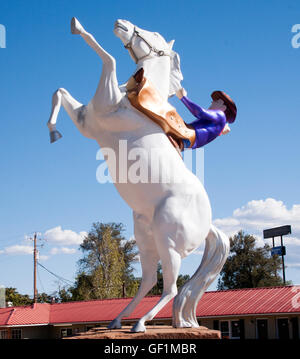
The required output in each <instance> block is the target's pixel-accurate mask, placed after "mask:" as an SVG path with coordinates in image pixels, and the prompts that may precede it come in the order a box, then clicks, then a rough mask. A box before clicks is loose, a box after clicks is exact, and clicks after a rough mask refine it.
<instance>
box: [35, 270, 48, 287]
mask: <svg viewBox="0 0 300 359" xmlns="http://www.w3.org/2000/svg"><path fill="white" fill-rule="evenodd" d="M37 276H38V280H39V283H40V286H41V287H42V290H43V292H44V293H46V291H45V288H44V286H43V283H42V281H41V278H40V271H39V268H38V269H37Z"/></svg>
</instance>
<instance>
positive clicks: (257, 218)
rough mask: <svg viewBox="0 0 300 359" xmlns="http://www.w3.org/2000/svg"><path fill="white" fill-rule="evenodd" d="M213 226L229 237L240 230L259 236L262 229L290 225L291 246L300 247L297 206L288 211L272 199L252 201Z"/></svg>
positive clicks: (299, 208) (299, 222)
mask: <svg viewBox="0 0 300 359" xmlns="http://www.w3.org/2000/svg"><path fill="white" fill-rule="evenodd" d="M214 224H215V226H217V227H218V228H220V229H221V230H223V231H224V232H225V233H227V234H228V235H230V236H231V235H233V234H235V233H237V232H238V231H239V230H240V229H243V230H247V231H249V232H251V233H253V234H258V235H260V236H261V235H262V231H263V230H264V229H267V228H272V227H278V226H281V225H285V224H290V225H291V226H292V233H293V236H294V238H293V239H292V238H291V240H293V244H295V245H300V240H299V238H300V205H299V204H294V205H293V206H292V208H291V209H288V208H287V207H286V206H285V204H284V203H283V202H282V201H277V200H276V199H273V198H267V199H265V200H257V201H256V200H254V201H250V202H248V203H247V204H246V205H245V206H242V207H241V208H237V209H236V210H234V211H233V214H232V216H231V217H227V218H221V219H220V218H218V219H216V220H214Z"/></svg>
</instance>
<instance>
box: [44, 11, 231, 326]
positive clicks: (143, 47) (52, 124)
mask: <svg viewBox="0 0 300 359" xmlns="http://www.w3.org/2000/svg"><path fill="white" fill-rule="evenodd" d="M71 32H72V34H79V35H80V36H81V37H82V38H83V39H84V40H85V41H86V42H87V44H88V45H89V46H90V47H92V48H93V49H94V50H95V52H96V53H97V54H98V55H99V56H100V58H101V59H102V62H103V69H102V74H101V78H100V82H99V85H98V88H97V90H96V93H95V95H94V97H93V98H92V99H91V101H90V102H89V104H88V105H82V104H81V103H79V102H78V101H77V100H75V99H74V98H73V97H72V96H71V95H70V93H69V92H68V91H67V90H65V89H63V88H60V89H58V90H57V91H56V92H55V93H54V95H53V100H52V112H51V116H50V119H49V121H48V127H49V130H50V139H51V142H54V141H56V140H57V139H59V138H60V137H61V134H60V133H59V132H58V131H57V130H56V121H57V115H58V112H59V109H60V107H61V105H62V106H63V107H64V108H65V110H66V111H67V113H68V115H69V116H70V117H71V119H72V121H73V122H74V124H75V125H76V127H77V128H78V130H79V131H80V132H81V133H82V134H83V135H84V136H86V137H88V138H91V139H94V140H96V141H97V142H98V144H99V145H100V147H101V150H103V149H105V148H109V149H111V150H113V151H114V153H115V156H116V161H117V163H119V160H120V158H121V159H122V161H123V162H124V161H125V162H126V161H127V162H128V163H123V162H122V161H121V162H122V163H121V167H122V168H121V169H120V168H117V169H116V168H114V165H115V162H114V161H109V160H107V165H108V169H109V171H110V173H114V176H113V177H114V178H115V180H114V184H115V186H116V188H117V190H118V191H119V193H120V195H121V196H122V197H123V199H124V200H125V201H126V202H127V204H128V205H129V206H130V207H131V208H132V210H133V219H134V236H135V239H136V243H137V246H138V248H139V253H140V261H141V266H142V281H141V285H140V288H139V290H138V292H137V294H136V296H135V297H134V298H133V299H132V301H131V302H130V303H129V304H128V305H127V306H126V308H125V309H124V310H123V311H122V312H121V313H120V314H119V315H118V316H117V317H116V318H115V319H114V320H113V321H112V322H111V323H110V325H109V328H111V329H114V328H121V321H122V318H124V317H128V316H129V315H130V314H131V313H132V312H133V310H134V309H135V308H136V306H137V305H138V303H139V302H140V301H141V300H142V299H143V298H144V297H145V295H146V294H147V293H148V292H149V290H150V289H151V288H152V287H153V286H154V285H155V284H156V282H157V264H158V262H159V261H161V265H162V271H163V294H162V296H161V298H160V300H159V301H158V303H157V304H156V305H155V306H154V307H153V308H152V309H151V310H150V311H149V312H148V313H147V314H145V315H144V316H143V317H142V318H140V319H139V320H138V321H137V323H136V324H135V325H134V326H133V327H132V331H133V332H144V331H145V330H146V328H145V322H146V321H150V320H152V319H153V318H154V316H155V315H156V314H157V313H158V312H159V311H160V310H161V309H162V308H163V307H164V306H165V305H166V304H167V303H168V302H169V301H170V300H172V299H173V298H174V302H173V326H174V327H198V326H199V325H198V322H197V318H196V307H197V304H198V301H199V300H200V298H201V296H202V295H203V293H204V292H205V290H206V289H207V288H208V286H209V285H210V284H211V283H212V282H213V281H214V279H215V278H216V276H217V275H218V274H219V272H220V271H221V269H222V267H223V265H224V263H225V261H226V258H227V256H228V252H229V240H228V237H227V236H226V235H225V234H224V233H222V232H221V231H219V230H218V229H217V228H215V227H214V226H213V225H212V214H211V207H210V202H209V199H208V196H207V194H206V191H205V189H204V187H203V185H202V183H201V182H200V181H199V179H198V178H197V177H196V176H195V175H194V174H193V173H192V172H191V171H190V170H188V169H187V167H186V166H185V164H184V162H183V161H182V160H181V158H180V157H179V156H178V152H177V151H176V149H175V148H174V147H173V146H172V144H171V142H170V141H169V139H168V138H167V136H166V135H165V133H164V131H163V130H162V128H161V127H160V126H158V125H157V124H156V123H155V122H153V121H152V120H150V119H149V118H148V117H146V116H145V115H144V114H143V113H141V112H139V111H138V110H136V109H135V108H133V107H132V106H131V104H130V102H129V100H128V98H127V94H126V87H125V85H126V84H125V85H121V86H119V84H118V81H117V75H116V61H115V59H114V58H113V57H112V56H111V55H110V54H109V53H108V52H106V51H105V50H104V49H103V48H102V47H101V46H100V45H99V44H98V43H97V41H96V40H95V38H94V37H93V36H92V35H91V34H90V33H88V32H87V31H86V30H85V29H84V28H83V26H82V25H81V24H80V23H79V21H78V20H77V19H76V18H73V19H72V21H71ZM114 33H115V35H116V36H117V37H119V38H120V39H121V41H122V42H123V44H124V45H125V48H127V49H128V50H129V52H130V55H131V57H132V58H133V60H134V61H135V62H136V64H137V70H139V69H140V68H143V69H144V74H145V77H146V78H147V79H149V80H150V81H151V83H152V84H153V85H154V86H155V87H156V89H157V90H158V91H159V94H160V95H161V97H162V98H163V100H165V101H167V100H168V97H170V96H171V95H173V94H174V93H175V91H176V90H177V89H178V85H179V84H180V81H181V80H182V74H181V72H180V63H179V56H178V54H177V53H176V52H174V51H173V50H172V46H173V42H174V41H171V42H170V43H167V42H166V41H165V40H164V38H163V37H162V36H161V35H160V34H158V33H156V32H149V31H145V30H143V29H140V28H138V27H137V26H135V25H133V24H131V23H130V22H129V21H125V20H117V21H116V22H115V26H114ZM176 87H177V88H176ZM121 140H122V141H126V143H127V148H126V151H128V153H130V151H131V154H132V153H135V152H134V151H135V150H137V152H136V153H138V154H139V156H140V157H142V158H140V162H141V163H142V164H143V166H144V169H145V168H146V170H147V171H148V173H151V176H152V177H153V178H159V180H157V181H131V180H130V178H129V179H128V178H127V180H124V179H122V178H119V175H120V174H121V172H122V171H123V170H124V168H125V170H126V169H128V168H129V163H131V162H132V161H131V162H130V160H134V159H136V158H133V157H134V156H133V157H132V156H131V158H130V156H129V158H128V156H127V157H126V156H125V157H124V154H123V153H121V152H122V148H123V147H122V148H121V147H120V145H119V143H120V141H121ZM153 148H155V150H156V151H155V154H156V156H155V162H153V161H149V160H148V158H146V157H147V156H146V154H148V153H150V152H151V150H152V149H153ZM141 154H142V155H141ZM124 158H125V160H123V159H124ZM126 159H127V160H126ZM162 168H163V169H167V171H169V172H170V173H172V174H176V181H172V180H170V181H161V173H159V170H160V169H162ZM128 171H129V170H128ZM121 177H122V176H121ZM128 177H130V176H128ZM204 240H205V241H206V244H205V251H204V255H203V257H202V261H201V264H200V266H199V268H198V269H197V271H196V272H195V274H194V275H193V276H192V278H191V279H190V280H189V281H188V282H186V283H185V284H184V285H183V287H182V288H181V289H180V291H179V293H178V291H177V286H176V280H177V277H178V274H179V270H180V265H181V259H182V258H184V257H186V256H188V255H189V254H191V253H192V252H193V251H194V250H196V249H197V248H198V247H199V246H200V244H201V243H202V242H203V241H204Z"/></svg>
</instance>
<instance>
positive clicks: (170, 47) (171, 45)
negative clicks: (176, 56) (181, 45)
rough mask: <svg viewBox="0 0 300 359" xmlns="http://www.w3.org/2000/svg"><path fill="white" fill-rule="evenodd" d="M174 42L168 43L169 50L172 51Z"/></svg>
mask: <svg viewBox="0 0 300 359" xmlns="http://www.w3.org/2000/svg"><path fill="white" fill-rule="evenodd" d="M174 42H175V40H171V41H170V42H168V46H169V49H170V50H172V48H173V45H174Z"/></svg>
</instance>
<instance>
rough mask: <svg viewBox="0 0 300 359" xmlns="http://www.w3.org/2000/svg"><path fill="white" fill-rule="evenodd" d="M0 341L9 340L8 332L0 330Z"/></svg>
mask: <svg viewBox="0 0 300 359" xmlns="http://www.w3.org/2000/svg"><path fill="white" fill-rule="evenodd" d="M0 339H8V332H7V330H0Z"/></svg>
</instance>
